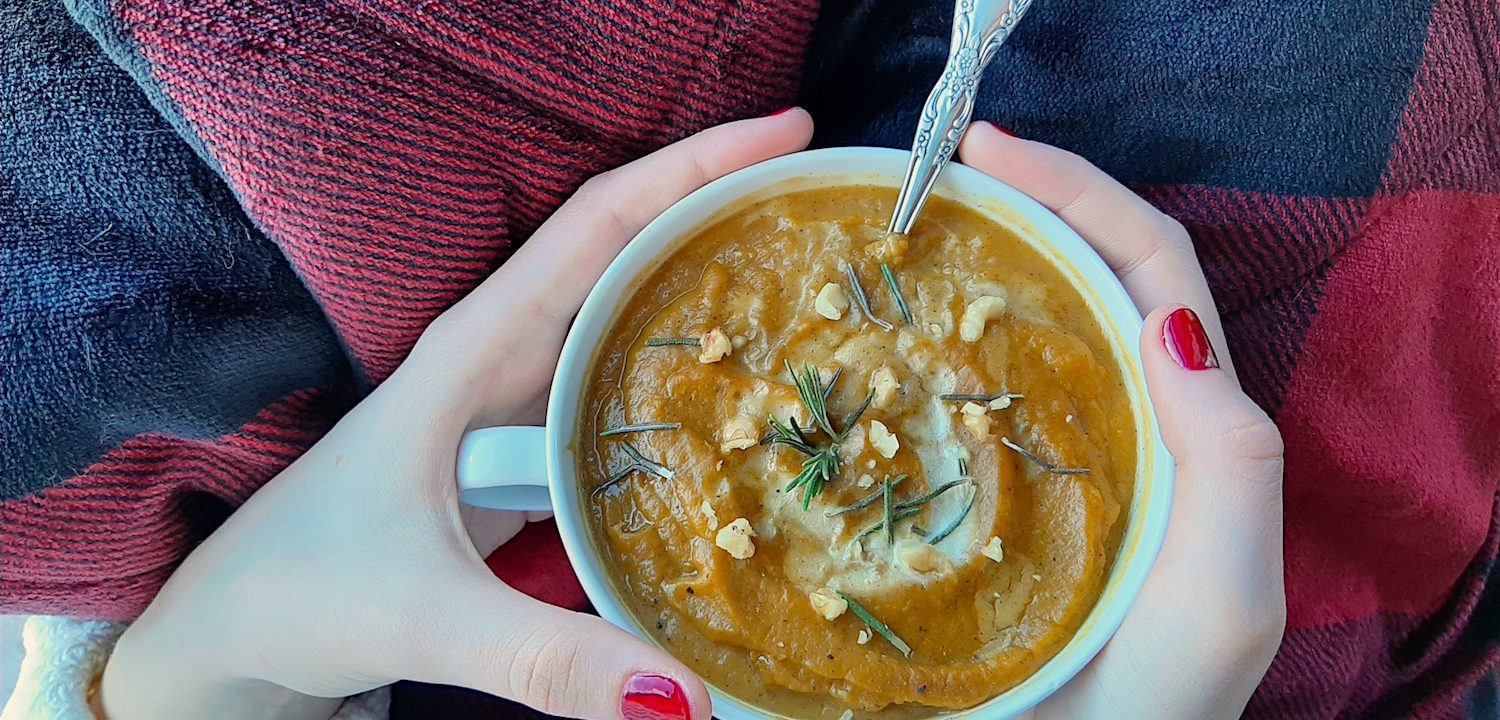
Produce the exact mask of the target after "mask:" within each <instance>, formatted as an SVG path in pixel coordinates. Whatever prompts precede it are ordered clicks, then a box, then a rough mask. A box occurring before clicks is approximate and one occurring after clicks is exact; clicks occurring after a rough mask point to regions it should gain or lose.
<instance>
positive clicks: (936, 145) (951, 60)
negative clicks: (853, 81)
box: [890, 0, 1031, 235]
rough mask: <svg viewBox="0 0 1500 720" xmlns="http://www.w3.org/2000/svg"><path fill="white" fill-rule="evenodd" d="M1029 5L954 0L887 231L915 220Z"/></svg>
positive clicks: (902, 229)
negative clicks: (983, 79) (949, 29)
mask: <svg viewBox="0 0 1500 720" xmlns="http://www.w3.org/2000/svg"><path fill="white" fill-rule="evenodd" d="M1029 7H1031V0H958V2H957V3H956V7H954V8H953V41H952V45H951V46H950V47H949V49H948V64H947V66H946V67H944V68H943V75H942V77H940V78H938V81H937V85H936V86H934V87H933V88H932V94H931V95H928V96H927V104H926V105H924V106H923V107H922V117H921V119H920V120H919V121H918V122H917V137H916V139H915V140H913V141H912V145H911V162H910V163H909V164H908V165H907V166H906V180H905V181H903V182H902V183H901V194H900V196H898V197H897V198H896V212H895V214H894V215H892V216H891V227H890V231H891V232H894V233H900V234H902V235H906V234H908V233H910V232H911V228H912V225H915V224H916V222H917V215H918V214H920V213H921V212H922V206H923V205H926V204H927V196H928V195H930V194H931V193H932V186H933V184H934V183H936V182H937V178H938V175H939V174H940V173H942V171H943V167H944V166H946V165H947V164H948V160H949V159H950V158H952V157H953V151H954V150H957V149H958V141H959V140H962V139H963V136H964V131H965V130H968V129H969V118H970V117H972V116H973V114H974V96H975V94H976V93H977V92H978V90H979V77H980V76H981V75H983V74H984V68H985V66H987V65H989V64H990V61H991V60H993V59H995V53H996V52H997V51H999V49H1000V45H1001V44H1002V43H1004V42H1005V39H1006V38H1008V37H1010V32H1011V30H1012V29H1014V28H1015V26H1016V23H1018V22H1020V21H1021V16H1022V15H1025V14H1026V9H1027V8H1029Z"/></svg>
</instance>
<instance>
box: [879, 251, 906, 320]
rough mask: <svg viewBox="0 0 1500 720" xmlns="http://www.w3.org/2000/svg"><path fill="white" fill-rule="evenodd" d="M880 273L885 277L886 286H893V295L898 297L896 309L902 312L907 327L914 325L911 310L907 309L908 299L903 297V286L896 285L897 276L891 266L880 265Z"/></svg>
mask: <svg viewBox="0 0 1500 720" xmlns="http://www.w3.org/2000/svg"><path fill="white" fill-rule="evenodd" d="M880 272H881V273H882V274H884V275H885V284H887V285H889V286H891V294H892V295H895V296H896V307H897V308H899V309H900V310H901V318H902V319H903V320H906V324H907V325H912V324H913V323H912V321H911V309H910V308H908V307H906V298H904V297H902V296H901V286H900V285H897V284H896V275H895V273H892V272H891V266H890V265H887V264H885V263H880Z"/></svg>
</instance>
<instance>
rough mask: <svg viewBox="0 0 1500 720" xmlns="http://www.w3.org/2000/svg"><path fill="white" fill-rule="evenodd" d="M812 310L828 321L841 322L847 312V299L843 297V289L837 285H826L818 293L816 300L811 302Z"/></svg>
mask: <svg viewBox="0 0 1500 720" xmlns="http://www.w3.org/2000/svg"><path fill="white" fill-rule="evenodd" d="M813 309H814V310H817V311H818V314H819V315H822V316H823V317H826V318H828V319H829V320H841V319H843V317H844V313H845V312H847V311H848V310H849V298H847V297H845V296H844V288H842V287H840V286H839V284H838V283H828V284H827V285H824V286H823V289H822V290H819V291H818V297H817V299H816V300H813Z"/></svg>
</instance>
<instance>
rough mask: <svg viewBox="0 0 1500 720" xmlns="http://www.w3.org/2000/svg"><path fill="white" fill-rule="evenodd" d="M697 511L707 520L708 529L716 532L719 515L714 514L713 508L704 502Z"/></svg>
mask: <svg viewBox="0 0 1500 720" xmlns="http://www.w3.org/2000/svg"><path fill="white" fill-rule="evenodd" d="M698 509H699V510H701V511H702V512H703V517H705V518H708V529H709V530H718V529H719V515H718V513H715V512H714V506H713V505H711V504H709V502H708V501H707V500H704V501H703V504H702V505H699V506H698Z"/></svg>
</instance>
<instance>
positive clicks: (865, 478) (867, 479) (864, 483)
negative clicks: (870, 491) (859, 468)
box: [855, 475, 875, 490]
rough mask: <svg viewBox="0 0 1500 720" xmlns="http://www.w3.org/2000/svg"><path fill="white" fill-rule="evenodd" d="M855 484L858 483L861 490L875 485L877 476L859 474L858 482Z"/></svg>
mask: <svg viewBox="0 0 1500 720" xmlns="http://www.w3.org/2000/svg"><path fill="white" fill-rule="evenodd" d="M855 484H856V485H858V486H859V487H860V489H861V490H863V489H865V488H868V487H870V486H872V485H874V484H875V478H873V477H871V476H869V475H860V476H859V481H858V482H856V483H855Z"/></svg>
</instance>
